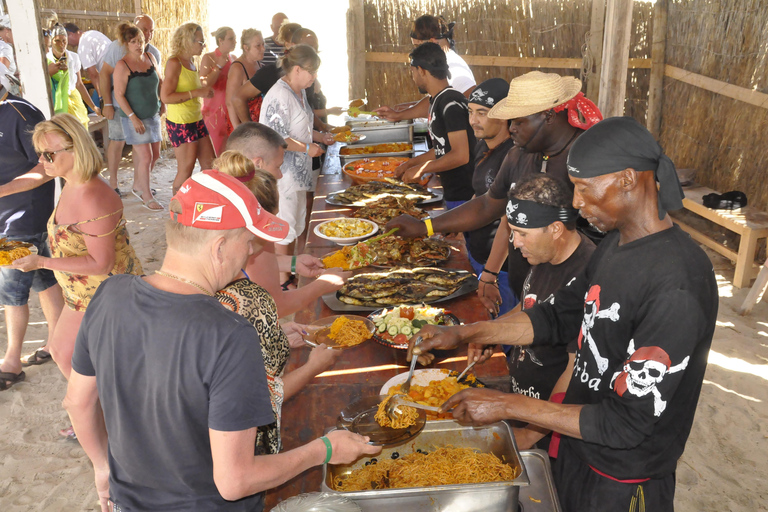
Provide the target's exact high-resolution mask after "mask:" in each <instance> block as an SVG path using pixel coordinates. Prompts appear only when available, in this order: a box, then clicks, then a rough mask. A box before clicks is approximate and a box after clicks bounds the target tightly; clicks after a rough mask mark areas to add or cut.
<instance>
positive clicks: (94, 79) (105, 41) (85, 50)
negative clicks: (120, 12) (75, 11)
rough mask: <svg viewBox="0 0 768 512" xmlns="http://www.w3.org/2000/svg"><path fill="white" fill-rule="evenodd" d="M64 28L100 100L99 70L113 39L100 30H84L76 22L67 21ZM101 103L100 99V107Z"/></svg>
mask: <svg viewBox="0 0 768 512" xmlns="http://www.w3.org/2000/svg"><path fill="white" fill-rule="evenodd" d="M64 28H65V29H66V31H67V40H68V44H69V46H70V47H72V49H73V51H76V52H77V56H78V57H80V64H81V65H82V66H83V69H84V70H85V72H86V73H87V75H88V79H89V80H90V81H91V85H93V88H94V89H96V93H97V94H98V96H99V100H101V99H102V96H101V89H100V87H101V86H100V84H99V71H101V65H102V63H103V62H104V55H105V54H106V53H107V47H109V45H110V43H111V42H112V41H111V40H110V39H109V38H108V37H107V36H105V35H104V34H102V33H101V32H99V31H98V30H86V31H85V32H83V31H82V30H80V28H79V27H78V26H77V25H75V24H74V23H65V24H64ZM100 103H101V102H100V101H99V102H97V105H98V106H99V107H101V105H100Z"/></svg>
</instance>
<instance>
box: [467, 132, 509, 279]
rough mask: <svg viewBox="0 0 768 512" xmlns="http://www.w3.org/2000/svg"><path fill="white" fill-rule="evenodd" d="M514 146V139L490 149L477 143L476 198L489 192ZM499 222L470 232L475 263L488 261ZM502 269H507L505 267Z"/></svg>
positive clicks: (479, 141)
mask: <svg viewBox="0 0 768 512" xmlns="http://www.w3.org/2000/svg"><path fill="white" fill-rule="evenodd" d="M505 129H506V128H505ZM514 145H515V143H514V141H513V140H512V139H507V140H505V141H504V142H502V143H501V144H499V145H498V146H496V147H495V148H493V149H488V144H486V143H485V141H484V140H478V141H477V146H475V162H474V164H475V172H474V174H473V175H472V189H473V190H474V192H475V196H477V197H479V196H481V195H483V194H485V193H486V192H488V189H489V188H490V187H491V184H492V183H493V180H494V179H496V174H498V172H499V168H500V167H501V162H502V161H503V160H504V157H506V156H507V153H508V152H509V150H510V149H512V147H514ZM499 222H500V220H499V219H496V220H495V221H493V222H491V223H490V224H488V225H486V226H483V227H481V228H478V229H475V230H472V231H470V232H469V242H468V245H467V247H468V249H469V254H471V255H472V257H473V258H474V259H475V261H478V262H480V263H481V264H483V265H485V262H486V261H488V256H490V254H491V247H493V238H494V237H495V236H496V230H497V229H498V228H499ZM501 268H502V269H506V267H505V266H502V267H501Z"/></svg>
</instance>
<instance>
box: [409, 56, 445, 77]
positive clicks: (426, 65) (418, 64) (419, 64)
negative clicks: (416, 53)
mask: <svg viewBox="0 0 768 512" xmlns="http://www.w3.org/2000/svg"><path fill="white" fill-rule="evenodd" d="M411 66H412V67H415V68H421V69H423V70H425V71H430V72H431V71H444V72H446V73H448V78H451V72H450V71H449V69H448V62H447V61H446V63H445V65H440V64H438V65H433V64H432V63H430V62H426V61H423V60H421V59H418V58H416V59H414V58H413V57H411Z"/></svg>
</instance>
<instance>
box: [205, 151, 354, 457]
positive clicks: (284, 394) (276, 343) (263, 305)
mask: <svg viewBox="0 0 768 512" xmlns="http://www.w3.org/2000/svg"><path fill="white" fill-rule="evenodd" d="M214 167H215V168H216V169H218V170H219V171H221V172H223V173H225V174H229V175H230V176H234V177H235V178H237V179H238V180H240V181H241V182H242V183H243V184H244V185H245V186H246V187H248V189H249V190H250V191H251V192H253V194H254V195H255V196H256V199H258V201H259V204H261V206H262V208H264V209H265V210H267V211H268V212H270V213H276V211H277V180H276V179H275V177H274V176H272V175H271V174H269V173H268V172H267V171H263V170H261V169H257V168H256V166H255V165H254V164H253V162H252V161H251V160H250V159H249V158H248V157H246V156H245V155H243V154H242V153H240V152H238V151H225V152H224V153H223V154H222V155H221V157H219V158H218V159H217V160H216V161H215V162H214ZM256 257H258V255H257V254H254V255H253V256H252V257H251V258H250V259H249V261H248V263H250V262H251V261H252V260H254V259H255V258H256ZM248 267H250V265H248ZM248 267H247V268H248ZM216 298H217V299H219V302H221V304H222V305H223V306H224V307H226V308H227V309H230V310H232V311H234V312H235V313H237V314H239V315H240V316H242V317H243V318H245V319H246V320H248V321H249V322H250V323H251V324H252V325H253V326H254V328H255V329H256V331H257V332H258V335H259V336H258V339H259V341H260V342H261V353H262V356H263V358H264V368H265V369H266V372H267V385H268V387H269V395H270V401H271V402H272V412H273V413H274V415H275V422H274V423H271V424H269V425H266V426H262V427H259V428H258V430H257V432H256V453H257V454H270V453H277V452H279V451H280V447H281V442H280V419H281V408H282V404H283V402H284V401H285V400H287V399H289V398H290V397H292V396H293V395H295V394H296V393H297V392H299V391H300V390H301V389H302V388H303V387H304V386H306V385H307V384H308V383H309V381H311V380H312V379H313V378H315V376H317V375H318V374H320V373H322V372H323V371H325V370H326V369H328V368H330V367H331V366H332V365H333V363H334V362H335V361H336V360H337V359H338V357H339V355H340V354H341V352H340V351H338V350H328V349H327V348H326V347H325V346H324V345H320V346H319V347H316V348H313V349H312V352H310V355H309V359H308V360H307V362H306V363H305V364H304V365H303V366H301V367H300V368H297V369H296V370H294V371H292V372H290V373H285V367H286V365H287V363H288V358H289V356H290V354H291V348H298V347H301V346H304V342H303V341H302V338H301V332H302V331H303V330H304V329H305V328H306V326H304V325H300V324H296V323H293V322H289V323H286V324H284V325H283V326H282V328H281V326H280V323H279V322H278V313H277V306H276V304H275V300H274V299H273V298H272V296H271V295H270V294H269V292H267V290H265V289H264V288H262V287H261V286H259V285H258V284H256V283H255V282H253V281H252V280H251V278H250V277H249V275H248V274H247V270H243V271H241V273H240V275H238V277H237V278H236V280H235V281H233V282H231V283H230V284H229V285H227V286H226V287H225V288H224V289H223V290H221V291H219V292H218V293H217V294H216Z"/></svg>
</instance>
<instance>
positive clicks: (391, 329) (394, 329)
mask: <svg viewBox="0 0 768 512" xmlns="http://www.w3.org/2000/svg"><path fill="white" fill-rule="evenodd" d="M387 332H388V333H389V334H390V336H397V334H398V332H397V326H396V325H390V326H389V328H388V329H387Z"/></svg>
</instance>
